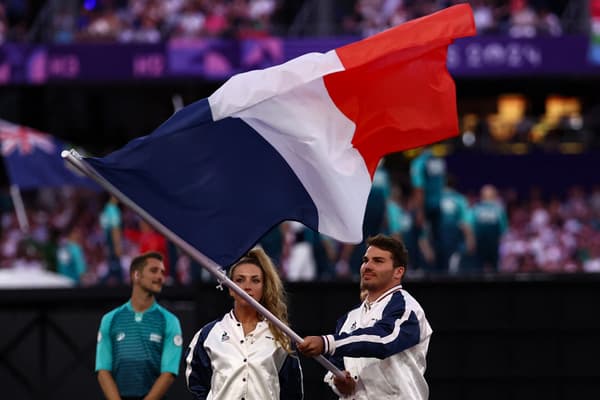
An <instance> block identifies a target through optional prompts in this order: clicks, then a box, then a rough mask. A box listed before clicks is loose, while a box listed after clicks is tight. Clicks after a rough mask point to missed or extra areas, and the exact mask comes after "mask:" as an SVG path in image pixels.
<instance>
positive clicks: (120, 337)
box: [116, 332, 125, 342]
mask: <svg viewBox="0 0 600 400" xmlns="http://www.w3.org/2000/svg"><path fill="white" fill-rule="evenodd" d="M116 339H117V342H120V341H121V340H123V339H125V332H119V333H117V337H116Z"/></svg>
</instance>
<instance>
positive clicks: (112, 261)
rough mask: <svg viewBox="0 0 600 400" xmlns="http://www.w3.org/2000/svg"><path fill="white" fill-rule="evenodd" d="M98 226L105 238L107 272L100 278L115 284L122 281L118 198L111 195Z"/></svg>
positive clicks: (104, 281)
mask: <svg viewBox="0 0 600 400" xmlns="http://www.w3.org/2000/svg"><path fill="white" fill-rule="evenodd" d="M100 226H101V227H102V230H103V231H104V239H105V240H106V249H107V262H108V273H107V275H106V276H104V278H103V279H102V282H103V283H108V284H111V285H117V284H122V283H123V272H122V269H121V245H122V243H121V241H122V234H121V229H122V226H121V210H120V209H119V205H118V200H117V198H116V197H114V196H111V197H110V199H109V200H108V202H107V203H106V204H105V206H104V209H103V210H102V213H101V214H100Z"/></svg>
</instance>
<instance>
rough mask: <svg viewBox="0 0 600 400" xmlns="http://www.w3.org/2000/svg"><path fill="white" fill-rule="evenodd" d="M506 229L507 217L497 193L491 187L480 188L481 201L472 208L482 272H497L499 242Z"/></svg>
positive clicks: (477, 252)
mask: <svg viewBox="0 0 600 400" xmlns="http://www.w3.org/2000/svg"><path fill="white" fill-rule="evenodd" d="M506 229H507V217H506V211H505V210H504V206H503V205H502V204H501V202H500V198H499V197H498V192H497V190H496V188H495V187H494V186H492V185H485V186H484V187H483V188H481V199H480V201H479V202H478V203H477V204H475V205H474V206H473V231H474V233H475V243H476V254H477V261H478V263H479V264H480V267H481V268H483V270H484V271H488V272H495V271H497V270H498V262H499V253H498V249H499V246H500V240H501V239H502V235H503V234H504V233H505V232H506Z"/></svg>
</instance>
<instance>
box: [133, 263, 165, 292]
mask: <svg viewBox="0 0 600 400" xmlns="http://www.w3.org/2000/svg"><path fill="white" fill-rule="evenodd" d="M164 282H165V265H164V264H163V262H162V261H159V260H157V259H156V258H149V259H147V260H146V265H144V268H142V271H141V272H140V275H139V280H138V282H137V283H138V284H139V285H140V287H141V288H142V289H144V290H146V291H147V292H150V293H152V294H158V293H160V291H161V290H162V286H163V283H164Z"/></svg>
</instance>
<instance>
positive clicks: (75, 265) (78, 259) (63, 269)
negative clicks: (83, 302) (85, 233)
mask: <svg viewBox="0 0 600 400" xmlns="http://www.w3.org/2000/svg"><path fill="white" fill-rule="evenodd" d="M80 243H81V231H80V229H79V228H77V227H74V228H73V229H71V232H69V234H68V235H67V237H65V238H63V239H62V240H61V241H60V245H59V247H58V250H57V257H56V258H57V262H58V268H57V270H58V273H60V274H62V275H64V276H66V277H68V278H71V279H72V280H73V281H74V282H75V283H76V284H77V285H79V284H81V276H82V275H83V274H84V273H85V272H86V270H87V264H86V262H85V256H84V254H83V249H82V248H81V244H80Z"/></svg>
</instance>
